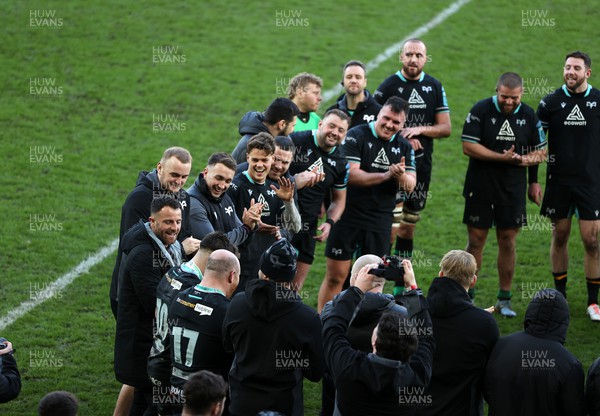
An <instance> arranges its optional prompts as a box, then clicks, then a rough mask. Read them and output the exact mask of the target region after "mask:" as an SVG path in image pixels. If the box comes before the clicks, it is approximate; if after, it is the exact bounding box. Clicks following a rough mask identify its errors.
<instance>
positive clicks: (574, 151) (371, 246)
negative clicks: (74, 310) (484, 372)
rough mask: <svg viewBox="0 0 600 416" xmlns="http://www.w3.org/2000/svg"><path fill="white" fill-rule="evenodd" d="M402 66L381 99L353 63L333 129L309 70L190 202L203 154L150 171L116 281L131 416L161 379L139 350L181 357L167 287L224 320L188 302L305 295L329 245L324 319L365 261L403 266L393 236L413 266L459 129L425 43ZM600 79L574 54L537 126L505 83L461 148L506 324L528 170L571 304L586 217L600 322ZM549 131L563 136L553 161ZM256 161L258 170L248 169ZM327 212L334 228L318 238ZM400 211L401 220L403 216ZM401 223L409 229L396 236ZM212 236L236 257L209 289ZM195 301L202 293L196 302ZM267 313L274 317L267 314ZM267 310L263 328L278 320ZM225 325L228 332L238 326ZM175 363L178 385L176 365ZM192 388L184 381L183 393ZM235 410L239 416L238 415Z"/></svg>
mask: <svg viewBox="0 0 600 416" xmlns="http://www.w3.org/2000/svg"><path fill="white" fill-rule="evenodd" d="M400 61H401V63H402V68H401V70H399V71H398V72H397V73H396V74H394V75H392V76H390V77H389V78H387V79H386V80H384V82H383V83H382V84H381V85H380V86H379V87H378V89H377V91H376V92H375V93H374V94H373V95H371V94H370V92H369V91H368V90H367V89H366V83H367V77H366V68H365V66H364V64H362V63H361V62H360V61H350V62H348V63H347V64H346V65H345V67H344V69H343V79H342V84H343V86H344V88H345V93H344V94H343V95H342V96H340V97H339V98H338V99H337V101H336V103H335V104H334V105H333V106H331V107H330V108H329V109H328V110H327V112H326V113H325V115H324V116H323V119H320V117H319V116H318V115H317V114H316V111H317V109H318V106H319V103H320V101H321V96H320V91H321V87H322V81H321V79H320V78H318V77H316V76H314V75H312V74H308V73H302V74H299V75H298V76H296V77H294V78H293V79H292V80H291V81H290V86H289V91H288V93H289V94H288V96H289V98H288V99H286V98H278V99H276V100H274V101H273V102H272V103H271V104H270V105H269V107H268V108H267V109H266V111H265V112H249V113H247V114H246V115H245V116H244V117H243V118H242V120H241V121H240V134H241V135H242V139H241V140H240V143H239V144H238V146H237V147H236V149H235V150H234V152H233V154H232V155H233V157H232V156H230V155H228V154H226V153H215V154H213V155H212V156H211V157H210V158H209V161H208V164H207V166H206V168H205V169H204V170H203V171H202V172H201V173H200V174H199V175H198V177H197V179H196V180H195V182H194V184H193V185H192V186H191V187H190V189H189V190H188V192H186V191H184V190H183V185H184V184H185V182H186V180H187V178H188V176H189V174H190V172H191V163H192V157H191V155H190V154H189V152H188V151H187V150H185V149H182V148H177V147H175V148H170V149H167V151H165V153H164V154H163V157H162V158H161V160H160V162H159V163H158V165H157V168H156V169H155V170H154V171H152V172H142V173H140V176H139V178H138V182H137V185H136V188H135V189H134V191H132V192H131V194H130V195H129V196H128V198H127V200H126V202H125V204H124V205H123V211H122V218H121V229H120V237H121V239H120V243H119V253H118V258H117V262H116V264H115V270H114V272H113V280H112V284H111V306H112V307H113V313H114V314H115V318H116V319H117V335H116V340H115V373H116V375H117V379H118V380H119V381H121V382H122V383H123V384H124V387H123V390H122V392H121V397H120V398H119V403H118V405H117V408H119V406H120V405H122V406H123V408H124V409H128V408H130V407H131V401H132V400H133V408H135V406H136V405H139V406H140V409H145V407H146V405H148V404H150V403H152V400H155V399H154V397H155V396H156V395H155V394H153V392H152V391H151V389H152V384H151V383H150V379H149V378H148V373H149V372H151V370H150V366H149V367H148V372H147V371H146V366H147V356H146V355H144V354H141V353H140V351H143V350H144V349H147V351H148V352H150V347H151V346H152V345H153V344H154V346H155V347H156V346H157V345H158V346H159V348H158V349H157V350H156V351H154V352H156V357H159V360H155V361H154V363H156V362H157V361H159V362H160V360H162V359H163V358H164V357H166V356H169V355H171V357H173V353H171V352H170V350H169V349H168V345H167V346H166V347H165V346H164V345H163V346H162V347H161V346H160V345H159V344H157V337H158V341H160V342H163V341H165V339H166V338H165V337H167V336H170V337H171V338H173V336H174V335H173V334H170V335H165V333H164V331H163V333H161V325H167V327H168V326H169V318H170V317H171V315H170V312H169V308H168V307H167V308H166V310H165V314H166V315H164V316H163V317H166V318H167V319H166V321H167V322H166V324H165V322H164V320H159V317H160V315H159V311H160V308H161V306H162V304H163V303H161V301H160V294H159V297H158V300H157V287H159V284H160V283H161V282H163V283H164V282H167V283H166V286H165V287H168V286H170V287H172V288H174V289H175V292H174V293H173V294H171V295H169V296H168V298H169V301H170V302H173V301H177V302H179V304H180V305H183V306H184V308H183V309H182V310H183V311H185V310H187V309H185V307H188V308H190V307H191V308H192V310H194V311H195V312H197V313H198V314H199V316H203V315H207V314H208V315H211V314H212V311H213V310H216V309H215V308H213V307H207V306H206V305H204V304H203V305H204V306H193V305H200V303H194V302H193V301H192V300H191V299H190V298H189V296H192V297H196V298H198V299H200V298H202V297H203V296H205V295H203V294H214V293H215V292H216V293H218V294H219V296H222V297H223V299H224V301H225V300H226V303H225V305H226V304H227V303H228V302H229V301H228V299H229V298H231V296H232V294H233V293H234V292H235V291H237V292H243V291H244V290H248V288H250V289H249V290H250V291H249V292H248V291H247V293H246V294H245V295H244V296H246V297H248V296H252V294H254V296H259V297H261V296H262V297H263V299H268V298H269V296H271V297H272V296H274V295H273V292H272V290H273V289H272V288H271V287H263V286H265V285H266V284H265V283H261V284H259V285H258V286H257V283H256V282H254V283H253V281H255V280H256V279H257V278H258V277H259V276H262V277H261V279H263V280H265V279H266V280H269V278H271V281H276V282H280V283H282V284H283V283H284V284H285V285H284V286H285V289H286V290H288V291H291V293H293V292H297V291H299V290H300V289H301V287H302V285H303V283H304V280H305V279H306V276H307V275H308V272H309V270H310V265H311V264H312V262H313V259H314V250H315V245H316V244H315V243H316V241H321V242H325V241H326V249H325V255H326V257H327V273H326V276H325V278H324V280H323V283H322V285H321V288H320V290H319V297H318V311H319V312H320V311H321V309H322V308H323V307H324V305H325V304H326V303H327V302H328V301H330V300H331V299H332V298H333V296H334V295H335V294H337V293H339V292H340V291H341V289H342V286H343V284H344V281H345V280H346V278H347V276H348V274H349V270H350V264H351V260H352V258H353V257H355V256H360V255H361V254H365V253H369V254H376V255H378V256H382V255H384V254H387V253H389V251H390V230H392V229H393V230H394V234H395V237H396V238H395V240H396V241H395V242H396V249H395V251H396V253H397V254H399V255H400V256H401V257H403V258H410V257H411V256H412V252H413V239H414V235H415V226H416V223H417V221H419V219H420V213H421V211H422V210H423V209H424V208H425V204H426V200H427V196H428V195H429V192H428V190H429V183H430V179H431V171H432V153H433V141H434V139H436V138H444V137H448V136H449V135H450V133H451V123H450V114H449V106H448V102H447V99H446V95H445V91H444V88H443V87H442V84H441V83H440V82H439V81H438V80H437V79H435V78H433V77H431V76H430V75H428V74H426V73H425V72H423V68H424V66H425V63H426V62H427V51H426V47H425V44H424V43H423V42H422V41H420V40H418V39H411V40H409V41H407V42H406V43H405V44H404V46H403V48H402V51H401V55H400ZM590 74H591V60H590V59H589V57H588V56H587V55H585V54H584V53H581V52H574V53H572V54H569V55H568V56H567V59H566V63H565V67H564V79H565V85H564V86H563V87H561V88H560V89H558V90H557V91H555V92H553V93H552V94H550V95H548V96H547V97H545V98H544V99H543V100H542V101H541V103H540V106H539V108H538V111H537V114H536V113H535V112H534V111H533V110H532V109H531V108H530V107H528V106H527V105H526V104H524V103H521V96H522V94H523V81H522V79H521V77H520V76H519V75H518V74H516V73H510V72H509V73H505V74H503V75H502V76H501V77H500V79H499V80H498V84H497V87H496V92H497V94H496V95H495V96H493V97H491V98H488V99H486V100H482V101H480V102H478V103H477V104H476V105H475V106H474V107H473V108H472V110H471V111H470V112H469V114H468V116H467V118H466V121H465V124H464V128H463V133H462V142H463V151H464V153H465V154H466V155H467V156H469V158H470V160H469V168H468V171H467V177H466V180H465V186H464V192H463V195H464V197H465V211H464V217H463V222H464V223H465V224H466V225H467V230H468V244H467V251H468V252H470V253H471V254H473V256H474V258H475V259H476V262H477V271H479V270H480V269H481V264H482V252H483V247H484V244H485V240H486V237H487V233H488V231H489V229H490V228H491V227H493V226H495V227H496V234H497V238H498V274H499V280H500V290H499V293H498V303H497V305H496V310H497V311H498V312H500V313H501V314H502V315H504V316H507V317H514V316H515V315H516V313H515V312H514V311H513V309H512V305H511V303H510V299H511V292H510V289H511V283H512V278H513V275H514V268H515V261H516V249H515V245H516V243H515V241H516V236H517V233H518V231H519V229H520V228H521V227H522V226H523V225H525V224H526V221H527V216H526V212H525V194H526V187H527V186H526V181H527V175H526V171H527V169H528V168H529V191H528V192H527V193H528V194H529V197H530V199H532V200H533V201H534V202H536V203H537V204H538V205H539V204H540V202H542V201H541V200H542V193H541V188H540V186H539V183H538V181H537V168H536V166H537V165H538V164H540V163H542V162H545V161H546V158H547V159H548V173H547V183H546V192H545V194H544V199H543V203H542V215H546V216H548V217H550V219H551V221H552V224H553V234H552V245H551V260H552V272H553V275H554V278H555V284H556V287H557V289H558V290H559V291H560V292H561V293H563V294H564V295H565V296H566V281H567V278H566V275H567V271H566V270H567V264H568V252H567V241H568V236H569V232H570V227H571V216H572V214H573V212H575V213H576V214H577V215H578V218H579V225H580V230H581V235H582V239H583V242H584V246H585V273H586V280H587V287H588V314H589V315H590V317H591V318H592V319H593V320H600V309H599V308H598V305H597V303H598V299H597V297H598V288H599V287H600V253H599V251H598V242H597V236H598V232H599V229H600V225H599V224H600V220H599V219H598V215H599V212H600V190H599V189H598V187H599V186H600V185H599V182H598V180H597V178H598V176H599V175H600V162H598V161H597V160H596V159H594V155H595V154H598V152H597V150H598V149H597V147H596V146H599V144H597V143H598V140H596V139H597V137H598V133H599V131H598V127H599V126H598V123H599V121H598V120H597V117H596V116H597V112H598V111H599V110H598V106H597V103H598V100H599V99H600V96H599V94H600V93H599V92H598V90H596V89H593V88H592V87H591V86H589V85H588V84H587V79H588V78H589V76H590ZM540 120H541V122H540ZM544 131H546V132H549V140H548V147H549V151H548V152H547V151H546V149H545V147H546V136H545V134H544ZM575 140H577V143H575ZM575 144H576V145H575ZM243 161H246V164H245V165H243V166H241V167H240V165H239V163H242V162H243ZM236 172H237V173H236ZM324 204H327V205H326V206H325V210H326V220H325V221H324V222H323V223H322V224H321V225H319V216H320V215H321V213H322V211H323V208H322V206H323V205H324ZM399 211H401V214H400V215H398V216H397V217H395V216H394V212H396V213H398V212H399ZM395 220H397V221H398V223H399V224H397V227H394V228H393V227H392V223H393V222H394V221H395ZM214 231H217V232H221V233H223V234H222V235H223V237H224V238H225V239H226V240H228V243H230V245H229V246H228V244H226V243H223V244H221V245H220V246H217V247H215V248H212V249H210V250H209V251H213V252H215V253H217V254H216V255H215V256H216V258H214V259H213V261H212V262H210V261H209V263H210V264H211V267H209V269H211V270H213V274H216V275H218V276H216V277H215V280H214V281H213V280H212V279H211V278H209V279H207V282H208V283H207V286H203V285H202V282H203V273H204V270H202V269H200V268H199V266H198V261H194V259H196V260H197V257H198V254H196V255H194V254H195V253H200V252H201V251H202V250H201V249H202V245H203V244H204V241H205V238H206V237H207V236H211V235H212V234H211V233H213V232H214ZM208 240H209V241H210V238H208ZM288 240H289V241H291V242H292V245H291V246H290V247H293V250H295V251H297V254H296V253H294V255H296V256H297V263H296V260H295V258H294V260H293V263H294V267H293V275H290V273H289V271H288V272H286V273H283V274H284V275H285V277H281V276H276V277H275V276H268V275H267V273H264V272H265V270H276V271H277V270H278V269H279V268H280V266H281V264H280V263H279V260H278V259H279V256H282V258H283V257H293V256H291V255H289V253H288V251H289V250H290V249H289V248H288V247H287V246H285V247H279V249H278V250H279V251H278V252H277V253H278V254H277V255H275V256H271V257H269V259H268V260H266V259H261V261H260V262H258V261H257V260H258V259H259V258H261V256H263V253H265V252H268V251H269V250H271V249H270V248H269V247H272V246H273V244H275V243H276V242H277V241H286V242H287V241H288ZM201 241H202V243H201ZM235 247H237V250H239V262H237V259H235V256H234V257H233V258H232V257H231V256H229V255H226V254H224V253H220V251H219V250H220V249H225V250H229V251H231V252H236V251H237V250H236V248H235ZM199 249H200V250H199ZM221 251H223V250H221ZM187 259H190V260H189V261H188V262H186V260H187ZM263 260H264V262H263ZM207 261H208V260H207V259H205V263H204V264H206V262H207ZM290 261H291V260H290ZM263 263H264V269H263V268H261V265H263ZM182 265H187V266H186V267H187V271H188V274H189V273H191V276H192V279H191V280H190V281H189V282H188V283H187V284H186V285H183V284H182V283H181V280H180V279H176V278H173V276H172V275H169V274H168V273H167V272H168V271H169V270H170V269H173V268H177V267H183V266H182ZM269 265H270V266H269ZM184 269H185V267H184ZM209 274H210V273H209ZM163 276H164V277H163ZM169 276H170V277H169ZM219 276H220V277H219ZM165 279H166V280H165ZM219 279H221V280H219ZM223 279H225V280H223ZM215 281H216V282H221V283H214V282H215ZM177 282H179V283H177ZM211 282H213V284H211ZM248 285H250V286H248ZM396 286H397V288H395V294H401V293H402V291H403V289H404V284H403V283H402V282H397V285H396ZM192 290H195V291H196V292H194V293H193V294H191V293H189V292H190V291H192ZM286 293H287V292H286ZM186 296H187V298H186ZM265 296H266V298H265ZM285 296H291V295H287V294H286V295H285ZM163 300H164V299H163ZM249 302H250V304H252V302H251V301H249ZM255 307H256V308H259V309H260V308H261V306H260V305H259V304H257V305H256V306H255ZM180 308H182V306H180ZM194 308H196V309H194ZM207 308H208V309H210V313H208V309H207ZM223 310H224V309H223ZM155 313H156V315H155ZM255 313H256V314H258V315H257V316H262V314H264V311H262V312H261V311H260V310H259V311H258V312H255ZM215 316H218V317H220V319H221V321H223V320H224V319H225V317H224V313H221V314H216V313H215ZM180 318H181V317H180ZM178 319H179V318H178ZM311 319H312V318H311ZM213 329H214V328H213ZM172 330H173V328H170V327H169V331H172ZM185 331H187V332H185ZM194 333H195V334H196V337H197V334H198V331H194V330H192V329H189V328H188V329H187V330H186V329H185V328H182V329H181V330H180V332H177V333H176V334H175V342H176V343H177V344H176V347H177V348H178V350H177V351H179V353H180V356H179V357H176V359H175V360H177V359H179V360H182V359H183V358H182V357H181V351H182V350H181V342H182V341H181V340H182V339H183V338H186V337H187V338H190V336H192V337H193V336H194V335H193V334H194ZM190 334H191V335H190ZM213 335H215V334H214V331H213ZM177 336H178V337H179V338H177ZM215 336H216V335H215ZM313 341H314V340H313ZM311 342H312V341H311ZM167 344H168V343H167ZM190 345H192V343H191V341H189V344H188V346H189V347H188V349H189V350H188V352H187V354H188V356H189V355H190V354H192V355H193V346H190ZM165 351H166V354H162V355H161V353H164V352H165ZM188 359H189V360H191V361H190V362H192V361H193V358H189V357H188ZM231 359H232V358H231V357H230V358H229V360H230V361H229V362H231ZM171 361H173V360H171ZM225 361H226V360H225ZM170 365H171V367H170V368H172V370H171V371H173V374H175V372H176V371H175V368H177V366H176V365H174V364H173V362H171V363H170ZM225 366H227V363H225ZM158 367H160V366H158ZM158 367H157V368H158ZM188 367H189V366H188ZM161 374H162V373H161V372H160V371H158V372H157V373H156V377H152V382H153V383H154V386H155V387H158V388H159V391H160V388H161V387H164V386H170V383H171V380H172V378H170V377H169V376H168V375H167V376H166V379H165V378H164V377H163V379H162V380H161ZM179 374H184V375H186V373H185V372H184V373H179ZM232 374H235V369H233V370H232ZM162 375H163V376H164V374H162ZM224 375H225V376H226V375H227V374H224ZM180 378H184V379H185V377H180ZM181 388H182V385H181V384H180V385H179V386H178V387H176V389H175V391H181V390H182V389H181ZM177 389H179V390H177ZM133 392H135V396H134V398H133V399H132V394H133ZM159 396H160V395H159ZM233 409H235V405H234V407H233ZM237 412H238V413H239V414H241V410H240V409H238V410H237Z"/></svg>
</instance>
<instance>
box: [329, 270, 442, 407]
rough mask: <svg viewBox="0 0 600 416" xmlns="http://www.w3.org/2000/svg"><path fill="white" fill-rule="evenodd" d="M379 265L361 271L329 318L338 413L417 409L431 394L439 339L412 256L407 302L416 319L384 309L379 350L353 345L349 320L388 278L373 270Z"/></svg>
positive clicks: (377, 337)
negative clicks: (428, 391) (428, 389)
mask: <svg viewBox="0 0 600 416" xmlns="http://www.w3.org/2000/svg"><path fill="white" fill-rule="evenodd" d="M376 266H377V265H376V264H371V265H367V266H365V267H364V268H363V269H362V270H361V271H360V273H359V274H358V277H357V278H356V282H355V284H356V286H351V287H350V288H349V289H348V290H347V291H345V292H343V293H342V294H341V295H340V297H339V299H338V301H337V303H336V304H335V306H334V307H333V310H332V311H331V314H330V315H329V317H327V318H326V319H325V320H324V323H323V337H324V345H325V358H326V361H327V365H328V368H329V369H330V370H331V374H332V375H333V381H334V383H335V387H336V390H337V398H336V409H335V411H334V415H336V416H337V415H343V416H353V415H356V416H368V415H373V416H375V415H377V416H381V415H395V416H398V415H412V414H414V409H415V405H417V404H420V403H422V401H423V400H426V399H427V397H426V396H425V395H424V390H425V387H426V386H427V385H428V384H429V380H430V378H431V362H432V356H433V349H434V345H435V342H434V340H433V336H432V327H431V319H430V318H429V313H428V312H427V301H426V300H425V298H424V297H423V293H422V292H421V290H420V289H418V288H417V286H416V281H415V276H414V273H413V271H412V265H411V264H410V261H408V260H404V261H403V267H404V270H405V274H404V281H405V286H406V288H407V291H406V293H405V295H404V299H403V302H404V304H405V305H406V306H407V309H408V313H409V316H410V317H411V319H410V320H409V319H407V318H405V317H403V316H401V315H400V314H397V313H387V314H384V315H383V316H382V317H381V319H380V320H379V324H378V325H377V327H376V328H375V330H374V331H373V337H372V345H373V353H369V354H367V353H365V352H362V351H357V350H355V349H353V348H352V347H351V345H350V341H349V340H348V335H347V331H348V326H349V324H350V321H351V320H352V317H353V316H354V314H355V312H356V308H357V306H359V304H360V302H361V300H362V299H363V297H364V293H365V292H367V291H369V290H370V289H371V287H372V285H373V284H380V285H382V284H383V283H384V282H383V281H380V280H379V279H377V278H376V277H375V276H373V275H370V274H368V273H369V270H370V269H371V268H373V267H376ZM417 345H418V346H417Z"/></svg>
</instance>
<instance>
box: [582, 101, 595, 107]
mask: <svg viewBox="0 0 600 416" xmlns="http://www.w3.org/2000/svg"><path fill="white" fill-rule="evenodd" d="M597 105H598V103H596V101H588V102H587V103H585V106H586V107H589V108H594V107H596V106H597Z"/></svg>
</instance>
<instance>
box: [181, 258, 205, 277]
mask: <svg viewBox="0 0 600 416" xmlns="http://www.w3.org/2000/svg"><path fill="white" fill-rule="evenodd" d="M181 270H183V271H184V272H187V273H193V274H195V275H196V276H197V277H198V278H199V279H200V280H202V271H201V270H200V268H199V267H198V266H197V265H196V263H194V261H193V260H190V261H187V262H185V263H183V264H182V265H181Z"/></svg>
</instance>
